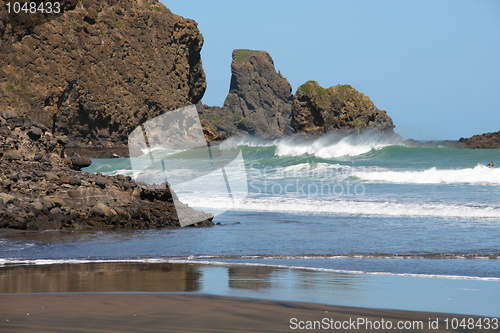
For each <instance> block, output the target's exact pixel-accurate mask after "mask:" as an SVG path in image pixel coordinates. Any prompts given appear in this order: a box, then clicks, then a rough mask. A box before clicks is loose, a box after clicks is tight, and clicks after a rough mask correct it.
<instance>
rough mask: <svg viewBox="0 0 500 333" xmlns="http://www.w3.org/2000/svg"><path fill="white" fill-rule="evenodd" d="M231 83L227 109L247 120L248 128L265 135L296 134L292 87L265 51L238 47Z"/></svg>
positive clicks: (235, 52) (271, 136) (267, 136)
mask: <svg viewBox="0 0 500 333" xmlns="http://www.w3.org/2000/svg"><path fill="white" fill-rule="evenodd" d="M231 73H232V76H231V85H230V90H229V94H228V95H227V97H226V100H225V102H224V107H223V109H227V110H228V111H229V112H230V113H232V114H233V115H236V116H237V117H243V118H244V119H245V120H246V123H245V125H244V126H245V127H246V130H247V131H248V132H253V133H255V134H256V135H258V136H261V137H264V138H276V137H280V136H283V135H285V134H289V133H292V127H291V110H292V101H293V95H292V87H291V86H290V83H288V81H287V80H286V79H285V78H284V77H283V76H282V75H281V74H280V73H277V72H276V69H275V68H274V62H273V59H272V58H271V56H270V55H269V53H267V52H265V51H252V50H234V51H233V61H232V63H231Z"/></svg>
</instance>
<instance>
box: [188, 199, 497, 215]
mask: <svg viewBox="0 0 500 333" xmlns="http://www.w3.org/2000/svg"><path fill="white" fill-rule="evenodd" d="M186 202H187V203H188V204H189V205H190V206H192V207H194V208H198V209H202V210H203V209H207V208H210V209H224V208H226V207H231V209H232V210H236V211H259V212H283V213H309V214H339V215H344V214H345V215H365V216H405V217H454V218H486V219H489V218H492V219H498V218H500V206H490V205H486V204H485V205H477V204H475V205H463V204H441V203H419V202H416V203H399V202H370V201H360V202H358V201H352V200H336V201H327V200H312V199H297V198H284V197H266V198H246V199H244V200H239V201H237V200H235V201H229V199H226V198H220V197H219V198H217V197H212V198H199V197H198V198H196V197H192V198H186Z"/></svg>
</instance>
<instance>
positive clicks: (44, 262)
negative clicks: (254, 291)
mask: <svg viewBox="0 0 500 333" xmlns="http://www.w3.org/2000/svg"><path fill="white" fill-rule="evenodd" d="M90 263H172V264H175V263H178V264H198V265H211V266H212V265H213V266H226V267H227V266H258V267H275V268H285V269H295V270H306V271H313V272H314V271H315V272H331V273H342V274H366V275H387V276H406V277H419V278H438V279H454V280H455V279H456V280H481V281H496V282H500V278H498V277H480V276H462V275H440V274H414V273H390V272H367V271H358V270H343V269H334V268H320V267H308V266H297V265H278V264H263V263H243V262H242V263H234V262H226V261H215V260H193V259H161V258H148V259H122V260H112V259H111V260H88V259H34V260H26V259H0V267H1V266H5V265H23V266H28V265H61V264H90Z"/></svg>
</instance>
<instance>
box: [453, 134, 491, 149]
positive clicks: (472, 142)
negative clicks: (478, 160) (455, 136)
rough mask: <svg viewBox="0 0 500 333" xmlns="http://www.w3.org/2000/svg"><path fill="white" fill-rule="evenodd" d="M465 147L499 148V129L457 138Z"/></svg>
mask: <svg viewBox="0 0 500 333" xmlns="http://www.w3.org/2000/svg"><path fill="white" fill-rule="evenodd" d="M459 141H460V142H461V143H463V144H464V145H465V146H466V148H480V149H500V131H498V132H493V133H484V134H480V135H474V136H472V137H470V138H460V140H459Z"/></svg>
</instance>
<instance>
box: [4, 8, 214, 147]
mask: <svg viewBox="0 0 500 333" xmlns="http://www.w3.org/2000/svg"><path fill="white" fill-rule="evenodd" d="M60 2H61V4H62V5H61V8H62V11H61V13H60V14H29V13H28V14H18V15H14V14H8V13H7V11H6V7H5V5H4V4H3V1H0V3H1V5H0V111H2V110H3V111H9V110H15V111H17V112H19V113H20V114H21V115H23V116H27V117H30V118H37V119H39V120H40V121H41V122H42V123H43V124H44V125H45V126H47V127H48V128H49V129H50V130H51V132H52V133H54V134H55V135H63V134H64V135H67V136H68V138H69V145H72V144H76V145H78V146H104V147H106V146H123V145H124V144H126V141H127V135H128V134H129V133H130V132H131V131H132V130H133V129H134V128H135V127H136V126H138V125H139V124H141V123H143V122H144V121H146V120H148V119H151V118H153V117H155V116H157V115H160V114H163V113H164V112H167V111H169V110H172V109H175V108H178V107H182V106H186V105H188V104H195V103H197V102H198V101H199V100H200V99H201V97H202V96H203V94H204V92H205V88H206V81H205V74H204V72H203V69H202V64H201V59H200V50H201V47H202V44H203V37H202V36H201V34H200V32H199V31H198V28H197V24H196V22H194V21H193V20H188V19H184V18H182V17H180V16H177V15H174V14H172V13H171V12H170V11H169V10H168V9H167V8H166V7H165V6H164V5H163V4H161V3H160V2H158V1H157V0H140V1H139V0H107V1H98V0H85V1H77V0H66V1H60Z"/></svg>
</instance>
